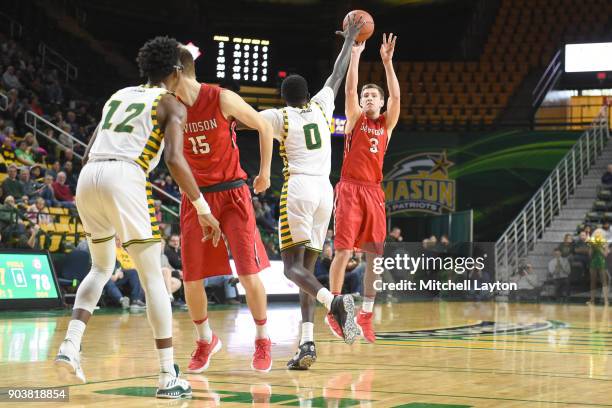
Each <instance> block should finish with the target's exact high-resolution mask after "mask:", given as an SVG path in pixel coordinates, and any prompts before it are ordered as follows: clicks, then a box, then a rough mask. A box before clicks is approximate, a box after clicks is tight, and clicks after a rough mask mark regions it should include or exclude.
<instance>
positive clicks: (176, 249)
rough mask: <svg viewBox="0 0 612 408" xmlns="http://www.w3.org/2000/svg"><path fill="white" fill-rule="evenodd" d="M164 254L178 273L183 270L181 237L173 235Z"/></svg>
mask: <svg viewBox="0 0 612 408" xmlns="http://www.w3.org/2000/svg"><path fill="white" fill-rule="evenodd" d="M164 253H165V254H166V256H167V257H168V262H170V266H172V268H174V269H175V270H177V271H182V270H183V262H182V261H181V237H179V236H178V235H176V234H172V235H171V236H170V238H169V239H168V244H167V245H166V249H165V250H164Z"/></svg>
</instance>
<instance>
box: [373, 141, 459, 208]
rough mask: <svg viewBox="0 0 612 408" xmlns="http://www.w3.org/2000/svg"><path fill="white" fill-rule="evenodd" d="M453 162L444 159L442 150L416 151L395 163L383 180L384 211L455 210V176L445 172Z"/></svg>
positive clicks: (444, 154) (444, 152) (444, 155)
mask: <svg viewBox="0 0 612 408" xmlns="http://www.w3.org/2000/svg"><path fill="white" fill-rule="evenodd" d="M453 164H454V163H453V162H451V161H449V160H448V159H447V157H446V150H444V151H442V152H441V153H440V152H439V153H418V154H415V155H412V156H409V157H407V158H405V159H403V160H400V161H398V162H397V163H395V164H394V166H393V169H391V171H389V172H387V174H386V175H385V179H384V180H383V189H384V191H385V196H386V202H387V215H393V214H398V213H402V212H425V213H430V214H442V213H443V212H452V211H455V194H456V189H455V180H451V179H449V176H448V168H449V167H451V166H453Z"/></svg>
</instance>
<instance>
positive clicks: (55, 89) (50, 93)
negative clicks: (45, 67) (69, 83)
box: [45, 78, 64, 105]
mask: <svg viewBox="0 0 612 408" xmlns="http://www.w3.org/2000/svg"><path fill="white" fill-rule="evenodd" d="M45 94H46V96H47V100H48V101H49V103H51V104H56V105H61V104H62V101H63V100H64V93H63V91H62V87H61V86H60V84H59V81H58V80H57V79H55V78H49V79H48V80H47V84H46V86H45Z"/></svg>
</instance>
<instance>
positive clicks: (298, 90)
mask: <svg viewBox="0 0 612 408" xmlns="http://www.w3.org/2000/svg"><path fill="white" fill-rule="evenodd" d="M281 96H282V97H283V99H284V100H285V103H286V104H287V105H289V106H303V105H306V104H307V103H308V101H309V100H310V94H309V93H308V82H306V79H304V77H303V76H301V75H295V74H294V75H289V76H288V77H287V78H285V79H284V80H283V83H282V84H281Z"/></svg>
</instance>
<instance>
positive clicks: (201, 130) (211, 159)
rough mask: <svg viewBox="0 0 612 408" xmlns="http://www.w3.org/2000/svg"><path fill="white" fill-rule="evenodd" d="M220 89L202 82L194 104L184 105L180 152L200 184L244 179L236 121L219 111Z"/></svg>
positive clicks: (206, 184)
mask: <svg viewBox="0 0 612 408" xmlns="http://www.w3.org/2000/svg"><path fill="white" fill-rule="evenodd" d="M221 91H222V89H221V88H220V87H218V86H213V85H206V84H202V86H201V88H200V93H199V95H198V98H197V99H196V101H195V102H194V104H193V106H191V107H187V122H186V123H185V133H184V135H183V154H184V156H185V159H187V162H188V163H189V167H191V171H192V172H193V176H194V177H195V180H196V182H197V183H198V186H200V187H208V186H211V185H214V184H219V183H224V182H227V181H232V180H237V179H246V178H247V175H246V173H245V172H244V170H242V167H240V152H239V151H238V146H237V145H236V132H235V130H234V128H235V122H233V121H228V120H227V119H225V117H224V116H223V113H222V112H221V104H220V101H219V98H220V97H221Z"/></svg>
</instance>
